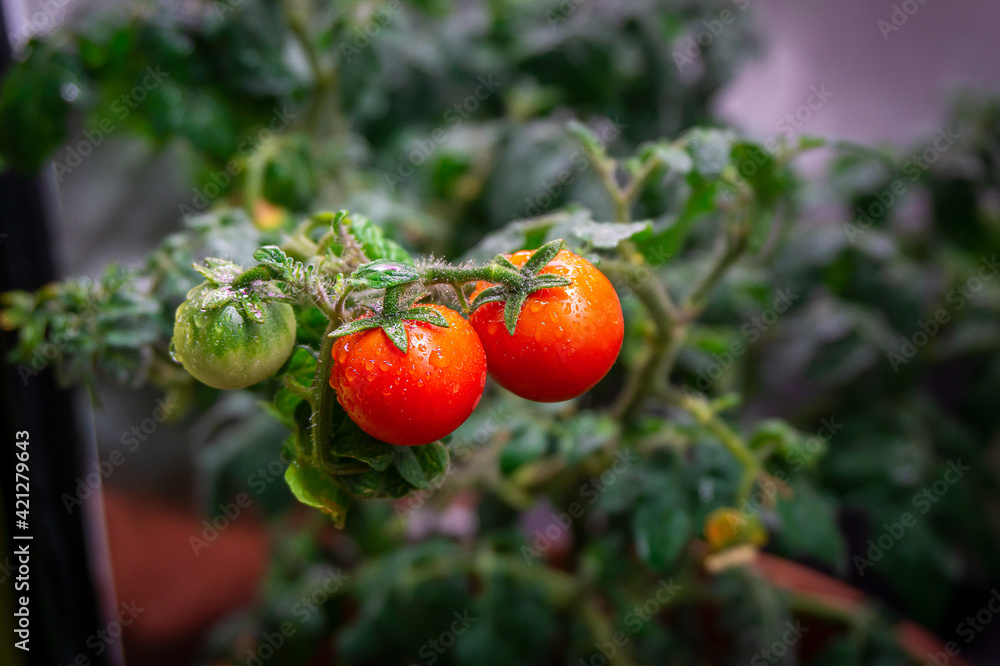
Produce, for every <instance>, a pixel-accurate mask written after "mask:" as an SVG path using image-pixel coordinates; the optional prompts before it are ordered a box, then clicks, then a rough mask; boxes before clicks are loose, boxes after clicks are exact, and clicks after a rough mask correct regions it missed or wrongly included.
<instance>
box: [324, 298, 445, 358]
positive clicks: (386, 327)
mask: <svg viewBox="0 0 1000 666" xmlns="http://www.w3.org/2000/svg"><path fill="white" fill-rule="evenodd" d="M404 321H422V322H424V323H426V324H431V325H433V326H440V327H441V328H449V324H448V321H447V320H446V319H445V318H444V315H442V314H441V313H440V312H438V311H437V310H435V309H434V308H429V307H427V306H424V305H416V306H411V307H408V308H404V309H400V310H397V311H394V312H389V311H386V310H383V311H382V312H380V313H378V314H376V315H373V316H370V317H362V318H361V319H355V320H354V321H349V322H347V323H346V324H344V325H342V326H340V327H339V328H337V329H336V330H335V331H333V333H330V337H331V338H339V337H342V336H345V335H351V334H353V333H360V332H361V331H367V330H369V329H372V328H381V329H382V330H383V331H384V332H385V334H386V336H388V338H389V339H390V340H392V344H394V345H395V346H396V349H398V350H399V351H401V352H403V353H404V354H405V353H406V351H407V349H409V346H410V342H409V338H408V336H407V335H406V326H405V325H404V324H403V322H404Z"/></svg>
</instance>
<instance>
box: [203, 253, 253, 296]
mask: <svg viewBox="0 0 1000 666" xmlns="http://www.w3.org/2000/svg"><path fill="white" fill-rule="evenodd" d="M194 269H195V270H196V271H198V272H199V273H201V274H202V275H204V276H205V277H206V278H207V279H208V281H209V282H211V283H213V284H215V285H224V284H232V283H233V280H235V279H236V278H237V277H238V276H239V275H240V274H241V273H242V272H243V269H242V268H240V267H239V266H238V265H236V264H234V263H233V262H231V261H226V260H225V259H216V258H215V257H206V258H205V261H204V264H202V265H199V264H195V265H194ZM200 286H201V285H199V287H200ZM199 287H195V289H198V288H199Z"/></svg>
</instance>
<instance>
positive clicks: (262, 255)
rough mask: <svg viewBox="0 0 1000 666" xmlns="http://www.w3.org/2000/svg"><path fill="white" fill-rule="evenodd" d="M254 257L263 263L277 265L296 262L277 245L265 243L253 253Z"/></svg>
mask: <svg viewBox="0 0 1000 666" xmlns="http://www.w3.org/2000/svg"><path fill="white" fill-rule="evenodd" d="M253 258H254V259H256V260H257V261H259V262H260V263H262V264H273V265H275V266H284V265H285V264H288V263H294V262H293V261H291V260H289V258H288V255H286V254H285V253H284V251H283V250H282V249H281V248H280V247H278V246H276V245H265V246H264V247H262V248H260V249H258V250H257V251H256V252H254V253H253Z"/></svg>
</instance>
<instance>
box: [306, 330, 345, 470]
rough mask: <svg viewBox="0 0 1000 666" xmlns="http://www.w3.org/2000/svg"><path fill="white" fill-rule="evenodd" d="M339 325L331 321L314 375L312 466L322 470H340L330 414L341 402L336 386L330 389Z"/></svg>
mask: <svg viewBox="0 0 1000 666" xmlns="http://www.w3.org/2000/svg"><path fill="white" fill-rule="evenodd" d="M337 324H338V322H337V321H336V320H331V321H330V323H329V324H328V325H327V327H326V331H325V332H324V333H323V343H322V344H321V345H320V350H319V361H318V363H317V365H316V374H315V375H314V376H313V383H312V387H311V388H310V393H311V399H310V400H309V404H310V406H311V407H312V414H310V415H309V433H310V435H311V440H312V451H311V452H310V454H311V455H310V463H311V464H312V465H313V466H317V467H320V468H321V469H334V468H336V465H334V464H333V463H332V462H331V461H330V457H329V444H330V426H331V425H332V422H333V420H332V418H331V417H330V413H331V411H332V410H333V402H334V400H336V399H337V395H336V393H335V392H334V390H333V387H332V386H330V371H331V370H332V368H333V354H332V353H331V352H332V351H333V345H334V342H336V341H335V340H334V339H333V338H332V337H330V333H333V331H334V330H336V328H337Z"/></svg>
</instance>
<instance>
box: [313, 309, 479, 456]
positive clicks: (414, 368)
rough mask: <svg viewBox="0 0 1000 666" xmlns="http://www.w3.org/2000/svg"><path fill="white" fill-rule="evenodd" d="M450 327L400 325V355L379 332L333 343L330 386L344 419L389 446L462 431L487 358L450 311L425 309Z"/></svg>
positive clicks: (413, 443)
mask: <svg viewBox="0 0 1000 666" xmlns="http://www.w3.org/2000/svg"><path fill="white" fill-rule="evenodd" d="M427 307H431V308H434V309H435V310H437V311H438V312H440V313H441V314H442V315H444V317H445V319H446V320H447V321H448V324H449V326H448V328H445V327H442V326H434V325H432V324H427V323H424V322H419V321H409V320H406V321H404V322H403V324H404V326H405V327H406V333H407V337H408V339H409V345H408V348H407V352H406V353H405V354H404V353H403V352H401V351H399V349H397V348H396V346H395V345H394V344H393V343H392V341H391V340H390V339H389V337H388V336H387V335H386V334H385V332H384V331H382V329H380V328H372V329H368V330H367V331H361V332H360V333H354V334H352V335H346V336H344V337H342V338H340V339H339V340H337V342H336V343H335V344H334V346H333V350H332V352H331V353H332V354H333V360H334V363H333V369H332V370H331V373H330V386H332V387H333V389H334V390H335V391H336V392H337V399H338V401H339V402H340V405H341V407H343V408H344V411H346V412H347V415H348V416H349V417H350V418H351V420H353V421H354V422H355V423H357V424H358V426H360V427H361V429H362V430H364V431H365V432H366V433H368V434H369V435H371V436H372V437H375V438H376V439H380V440H382V441H383V442H388V443H389V444H396V445H398V446H417V445H420V444H428V443H430V442H434V441H437V440H439V439H441V438H442V437H444V436H445V435H447V434H449V433H451V432H452V431H454V430H455V429H456V428H458V426H460V425H462V423H464V422H465V420H466V419H467V418H469V415H470V414H472V412H473V410H474V409H475V408H476V405H478V404H479V400H480V399H481V398H482V397H483V388H484V387H485V386H486V355H485V353H484V352H483V345H482V344H481V343H480V342H479V338H478V337H477V336H476V332H475V331H473V330H472V327H471V326H470V325H469V322H467V321H466V320H465V319H463V318H462V316H461V315H459V314H458V313H457V312H455V311H454V310H451V309H449V308H446V307H444V306H443V305H429V306H427Z"/></svg>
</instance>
